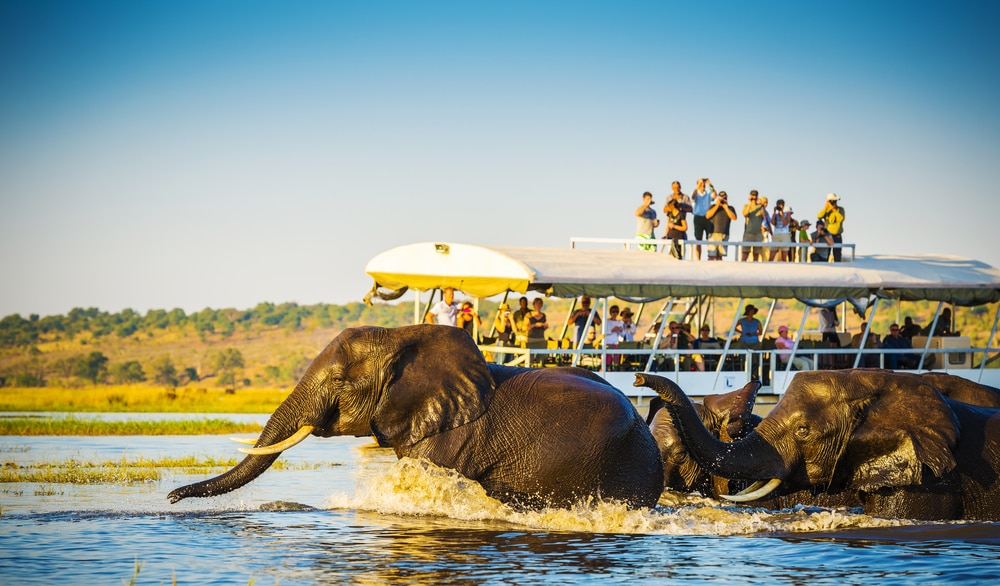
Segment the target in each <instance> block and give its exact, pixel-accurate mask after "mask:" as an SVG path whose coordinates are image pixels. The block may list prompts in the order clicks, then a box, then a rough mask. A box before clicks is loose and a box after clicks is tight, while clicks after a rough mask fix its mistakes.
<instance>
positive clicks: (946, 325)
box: [920, 307, 958, 337]
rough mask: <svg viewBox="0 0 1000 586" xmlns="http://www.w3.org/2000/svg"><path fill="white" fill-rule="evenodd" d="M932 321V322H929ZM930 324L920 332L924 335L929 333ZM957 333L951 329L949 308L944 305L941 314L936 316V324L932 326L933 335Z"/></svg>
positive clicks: (952, 334)
mask: <svg viewBox="0 0 1000 586" xmlns="http://www.w3.org/2000/svg"><path fill="white" fill-rule="evenodd" d="M931 323H933V322H931ZM930 332H931V326H930V324H927V326H925V327H924V328H923V329H922V330H920V333H921V334H922V335H924V336H928V335H930ZM957 335H958V334H957V333H955V332H953V331H951V309H950V308H948V307H946V308H945V309H944V311H942V312H941V315H940V316H939V317H938V321H937V325H936V326H934V336H935V337H938V336H957Z"/></svg>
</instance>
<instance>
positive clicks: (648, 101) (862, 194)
mask: <svg viewBox="0 0 1000 586" xmlns="http://www.w3.org/2000/svg"><path fill="white" fill-rule="evenodd" d="M997 6H998V5H996V3H992V2H948V3H945V2H933V3H932V2H910V1H907V2H829V3H827V2H766V1H764V2H684V3H670V2H613V3H612V2H547V3H541V2H502V3H501V2H489V3H488V2H466V3H458V2H456V3H451V2H294V1H293V2H280V3H279V2H251V1H231V2H210V1H204V2H169V3H168V2H100V1H95V2H44V1H35V0H26V1H21V2H10V1H7V0H0V316H3V315H8V314H11V313H20V314H22V315H28V314H31V313H37V314H41V315H49V314H55V313H65V312H67V311H69V310H70V309H72V308H73V307H92V306H93V307H99V308H101V309H103V310H107V311H120V310H121V309H123V308H126V307H130V308H133V309H135V310H137V311H140V312H145V311H146V310H148V309H171V308H174V307H180V308H182V309H184V310H186V311H198V310H200V309H203V308H205V307H213V308H223V307H236V308H249V307H253V306H254V305H256V304H257V303H259V302H261V301H272V302H279V303H280V302H285V301H295V302H298V303H303V304H310V303H317V302H330V303H346V302H350V301H357V300H360V299H361V297H362V296H363V295H364V293H365V292H366V291H367V290H368V288H369V287H370V285H371V283H370V280H369V279H368V277H366V276H365V275H364V265H365V263H366V262H367V261H368V259H370V258H371V257H372V256H374V255H375V254H377V253H379V252H381V251H383V250H385V249H388V248H390V247H393V246H396V245H400V244H406V243H410V242H418V241H426V240H451V241H458V242H468V243H476V244H504V245H510V244H525V245H540V246H566V245H567V244H568V241H569V238H570V237H571V236H600V237H630V236H631V235H632V233H633V230H634V224H635V222H634V218H633V216H632V212H633V211H634V209H635V207H636V206H637V205H638V204H639V201H640V195H641V193H642V192H643V191H646V190H649V191H652V192H653V193H654V195H655V196H656V199H657V203H658V204H659V205H658V206H657V207H661V206H662V203H663V202H664V199H663V198H664V196H665V195H666V194H667V193H668V192H669V185H670V182H671V181H673V180H675V179H676V180H679V181H681V182H682V184H683V185H684V187H685V189H686V190H688V189H689V188H690V187H692V186H693V183H694V180H695V178H697V177H699V176H708V177H710V178H712V180H713V183H715V185H716V186H717V187H718V188H720V189H725V190H726V191H728V192H729V193H730V196H731V199H732V200H733V201H734V202H736V203H742V202H744V201H745V199H746V193H747V192H748V191H749V190H750V189H758V190H760V192H761V193H762V194H764V195H767V196H769V197H770V199H771V200H772V201H774V200H775V199H777V198H784V199H785V200H786V201H787V202H789V204H790V205H791V206H792V207H793V208H794V209H795V210H796V212H797V216H799V217H800V218H802V217H814V216H815V214H816V212H818V211H819V209H820V207H821V206H822V203H823V199H824V196H825V194H826V193H827V192H830V191H834V192H836V193H838V194H839V195H840V196H841V198H842V199H841V203H842V205H843V206H844V207H845V209H846V210H847V220H846V222H845V240H846V241H848V242H854V243H856V244H857V245H858V253H859V254H866V253H946V254H955V255H959V256H967V257H973V258H977V259H979V260H983V261H986V262H988V263H990V264H992V265H994V266H1000V236H998V235H997V231H996V220H997V216H998V212H1000V196H998V194H997V189H998V186H1000V164H998V163H1000V111H998V107H997V104H1000V35H997V34H996V30H998V28H1000V8H998V7H997Z"/></svg>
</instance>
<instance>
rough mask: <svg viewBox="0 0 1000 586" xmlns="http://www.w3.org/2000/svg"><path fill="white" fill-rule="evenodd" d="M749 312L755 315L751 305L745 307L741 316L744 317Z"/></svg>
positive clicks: (755, 311) (754, 309) (755, 310)
mask: <svg viewBox="0 0 1000 586" xmlns="http://www.w3.org/2000/svg"><path fill="white" fill-rule="evenodd" d="M751 311H752V312H754V313H757V308H756V307H755V306H754V305H753V304H750V305H747V308H746V309H744V310H743V315H746V314H748V313H750V312H751Z"/></svg>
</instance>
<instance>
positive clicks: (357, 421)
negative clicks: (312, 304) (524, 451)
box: [168, 325, 494, 502]
mask: <svg viewBox="0 0 1000 586" xmlns="http://www.w3.org/2000/svg"><path fill="white" fill-rule="evenodd" d="M456 364H457V365H461V368H455V367H450V366H449V365H456ZM493 393H494V383H493V379H492V377H491V376H490V372H489V370H488V368H487V366H486V363H485V361H484V360H483V358H482V355H481V354H480V353H479V350H478V349H477V348H476V345H475V344H474V343H473V341H472V339H471V338H470V337H469V335H468V333H466V332H465V330H463V329H461V328H453V327H448V326H437V325H415V326H406V327H400V328H394V329H385V328H378V327H360V328H353V329H349V330H345V331H344V332H343V333H341V334H340V335H339V336H337V337H336V338H335V339H334V340H333V341H332V342H331V343H330V344H329V345H328V346H327V347H326V348H325V349H324V350H323V351H322V352H320V354H319V355H318V356H317V357H316V358H315V359H314V360H313V361H312V364H310V365H309V368H308V370H307V371H306V373H305V374H304V375H303V376H302V378H301V380H299V382H298V384H296V386H295V389H294V390H293V391H292V392H291V393H290V394H289V396H288V397H287V398H286V399H285V400H284V401H283V402H282V403H281V404H280V405H279V406H278V408H277V409H276V410H275V412H274V413H273V414H272V415H271V417H270V418H269V419H268V421H267V424H266V425H265V426H264V430H263V431H262V432H261V435H260V438H259V439H258V440H257V443H256V445H255V447H254V448H252V449H248V450H244V451H246V452H248V453H249V454H250V455H249V456H247V457H246V458H245V459H244V460H243V461H242V462H240V463H239V464H237V465H236V466H235V467H233V468H232V469H231V470H229V471H228V472H225V473H224V474H222V475H220V476H218V477H216V478H212V479H209V480H206V481H203V482H198V483H196V484H191V485H188V486H183V487H181V488H178V489H176V490H174V491H173V492H171V493H170V495H169V497H168V498H169V499H170V501H171V502H177V501H179V500H181V499H184V498H187V497H206V496H213V495H218V494H224V493H227V492H229V491H232V490H235V489H237V488H239V487H241V486H243V485H245V484H247V483H248V482H250V481H251V480H253V479H254V478H256V477H257V476H259V475H260V474H261V473H263V472H264V471H265V470H266V469H267V468H268V467H269V466H270V465H271V464H272V463H273V462H274V461H275V459H277V457H278V456H279V455H280V453H281V452H282V451H283V450H286V449H288V448H290V447H292V446H294V445H295V444H297V443H298V442H300V441H302V440H303V439H305V438H306V437H308V436H309V435H316V436H321V437H329V436H334V435H353V436H368V435H373V436H375V437H376V438H377V439H378V441H379V443H380V444H381V445H383V446H385V447H393V448H395V449H396V450H397V453H399V450H400V449H405V448H406V447H407V446H412V445H413V444H415V443H417V442H419V441H420V440H421V439H423V438H426V437H429V436H433V435H435V434H439V433H442V432H445V431H447V430H449V429H453V428H456V427H459V426H462V425H465V424H467V423H469V422H470V421H473V420H475V419H477V418H479V417H480V416H481V415H482V414H483V413H484V412H485V411H486V410H487V409H488V407H489V404H490V401H491V400H492V397H493Z"/></svg>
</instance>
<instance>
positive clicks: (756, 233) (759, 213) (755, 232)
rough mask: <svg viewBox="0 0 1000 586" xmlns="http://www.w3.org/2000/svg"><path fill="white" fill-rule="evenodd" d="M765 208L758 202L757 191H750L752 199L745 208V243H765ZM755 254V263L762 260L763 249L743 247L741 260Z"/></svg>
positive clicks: (750, 198) (751, 246)
mask: <svg viewBox="0 0 1000 586" xmlns="http://www.w3.org/2000/svg"><path fill="white" fill-rule="evenodd" d="M764 214H765V212H764V208H763V207H761V205H760V203H758V201H757V190H756V189H754V190H752V191H750V197H749V200H748V201H747V203H746V204H745V205H744V206H743V241H744V242H763V241H764V232H763V228H764ZM751 253H753V259H754V260H755V261H759V260H760V255H761V248H760V247H759V246H753V245H750V246H747V245H743V254H742V256H741V259H740V260H744V261H745V260H747V258H748V257H749V256H750V254H751Z"/></svg>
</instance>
